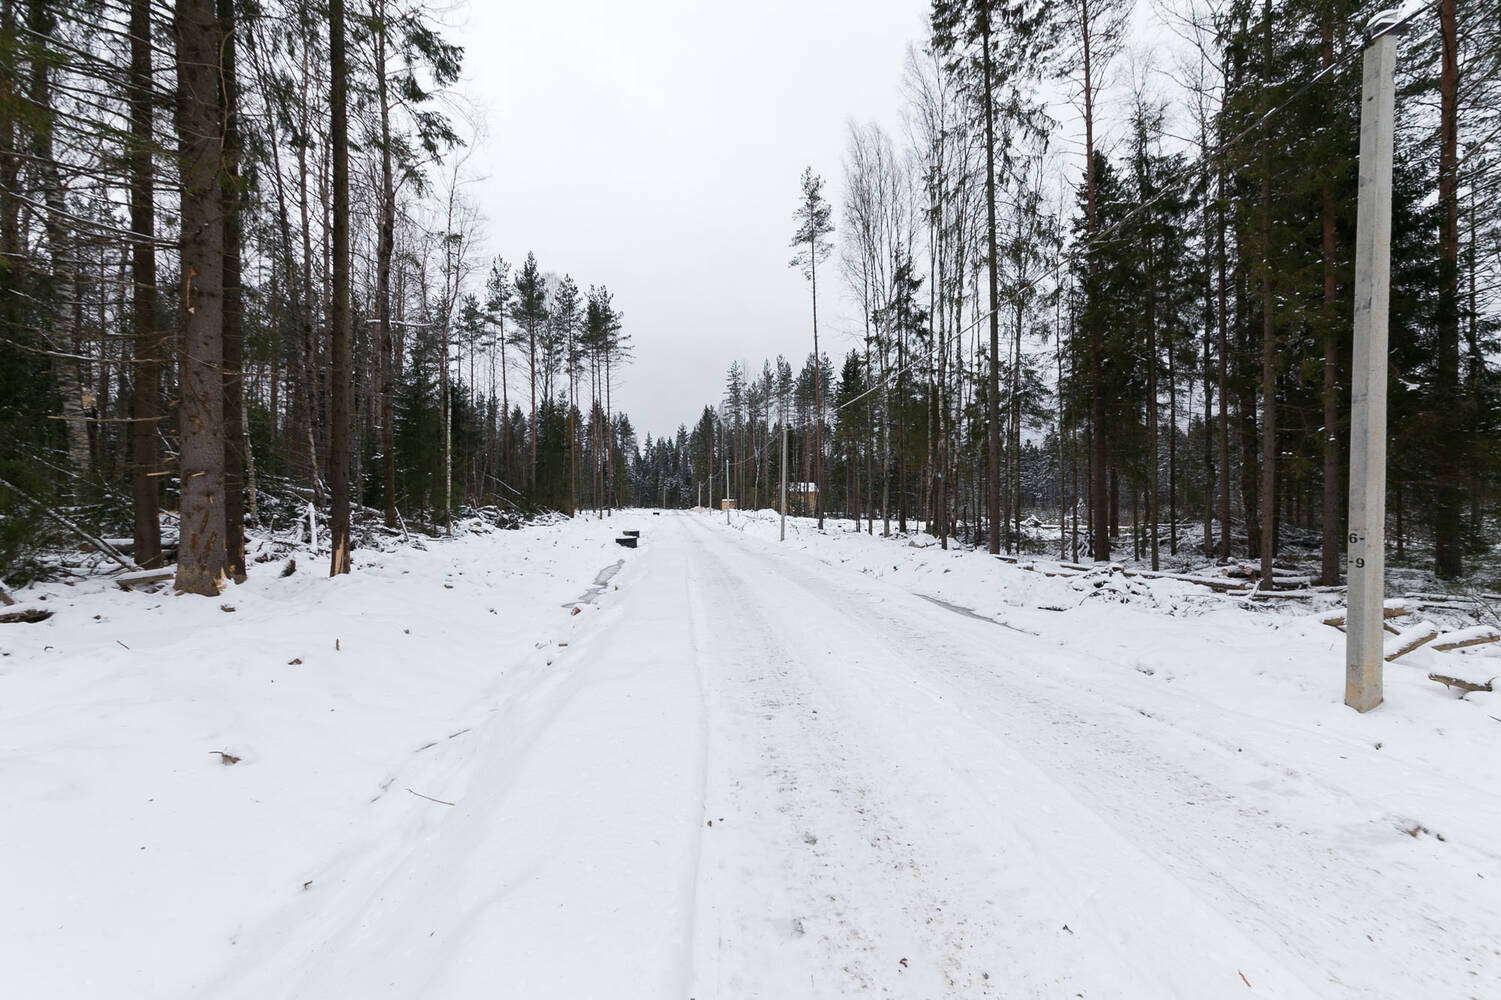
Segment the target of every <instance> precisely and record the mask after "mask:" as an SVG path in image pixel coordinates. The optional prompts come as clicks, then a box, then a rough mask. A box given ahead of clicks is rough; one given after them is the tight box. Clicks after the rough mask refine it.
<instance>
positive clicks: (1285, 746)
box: [0, 512, 1501, 1000]
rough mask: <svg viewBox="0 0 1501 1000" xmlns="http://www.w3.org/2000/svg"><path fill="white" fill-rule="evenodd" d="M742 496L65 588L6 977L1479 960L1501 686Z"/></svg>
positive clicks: (1280, 993) (26, 684)
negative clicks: (113, 588) (1104, 598)
mask: <svg viewBox="0 0 1501 1000" xmlns="http://www.w3.org/2000/svg"><path fill="white" fill-rule="evenodd" d="M737 516H738V515H737ZM619 527H638V528H641V529H642V530H643V533H644V537H643V540H642V544H641V548H640V549H638V550H636V551H634V552H631V551H626V550H622V549H617V548H616V547H615V546H614V545H613V544H612V542H611V539H612V537H613V534H614V533H615V529H616V528H619ZM737 527H738V528H739V529H741V530H732V529H728V528H726V527H725V525H724V523H723V521H721V520H719V519H718V517H717V516H705V515H694V514H683V515H668V516H663V517H652V516H650V515H646V516H643V515H642V513H641V512H635V513H627V514H622V515H620V516H618V517H616V518H615V519H614V522H613V524H609V523H606V524H600V523H597V522H595V523H583V522H575V523H573V524H567V525H561V526H554V527H549V528H543V529H529V530H528V531H525V532H522V533H503V534H497V535H492V536H485V537H477V538H470V539H464V540H461V541H456V542H453V543H450V544H446V545H443V546H439V547H437V548H436V549H435V550H434V551H430V552H407V553H399V554H391V555H388V556H381V557H375V558H373V559H371V561H370V562H371V565H369V566H368V567H366V568H364V569H363V570H362V572H361V573H357V574H356V575H355V576H354V577H353V578H346V579H345V580H341V581H334V582H332V583H330V582H329V581H326V580H322V579H315V578H313V577H312V576H310V575H305V576H296V577H292V578H290V579H289V580H285V581H283V580H278V579H274V578H271V579H265V580H254V579H253V581H252V583H251V584H250V585H247V586H246V587H242V588H235V589H233V590H232V591H231V592H229V593H227V594H226V600H227V601H228V602H232V604H233V606H234V607H235V611H234V613H225V612H221V611H220V610H218V609H217V608H216V607H214V606H213V604H212V603H211V602H198V601H189V600H164V599H163V598H160V597H157V598H152V597H149V596H145V595H127V594H114V593H108V592H98V593H85V594H71V593H68V592H67V591H66V589H65V588H57V589H55V590H53V591H50V592H48V598H49V604H50V605H51V606H53V607H55V608H58V609H59V614H58V615H57V617H56V618H54V619H53V620H52V621H51V622H49V623H46V624H45V625H43V626H36V627H34V629H35V630H34V631H31V632H27V633H25V634H20V633H6V634H5V636H4V637H3V642H4V644H5V645H4V647H3V652H5V653H6V654H7V655H6V656H5V657H4V658H0V787H4V788H5V789H6V790H7V792H8V795H9V797H10V798H11V799H12V801H11V802H10V803H9V804H8V805H7V807H6V809H5V810H4V811H3V815H0V883H3V885H4V891H5V897H6V899H7V907H6V911H7V912H6V913H5V914H4V915H3V916H0V996H4V997H26V998H30V997H45V998H51V997H100V996H110V997H157V996H161V997H196V996H203V997H246V998H249V997H257V998H263V997H287V998H292V997H306V998H328V997H359V998H367V997H431V998H469V997H497V996H499V997H515V998H550V997H557V998H569V1000H573V998H585V997H599V998H612V1000H613V998H633V997H642V998H648V997H650V998H657V997H661V998H677V1000H681V998H690V997H691V998H697V1000H711V998H725V1000H732V998H733V1000H740V998H754V997H764V998H768V1000H770V998H794V997H831V996H892V997H985V996H995V997H1005V998H1012V997H1019V998H1030V997H1039V998H1051V997H1076V996H1082V997H1099V998H1105V997H1120V998H1169V997H1184V998H1217V997H1284V998H1299V997H1352V998H1353V997H1360V998H1366V997H1396V998H1416V997H1423V998H1427V997H1456V998H1462V997H1477V998H1482V997H1484V998H1494V997H1498V996H1501V845H1498V840H1501V795H1498V791H1497V789H1498V787H1501V786H1498V784H1497V780H1496V779H1497V778H1498V777H1501V740H1498V739H1497V736H1498V735H1501V725H1498V724H1497V723H1496V722H1493V721H1488V720H1489V718H1490V716H1493V715H1501V711H1498V708H1501V705H1498V703H1496V702H1494V701H1491V702H1479V703H1471V701H1470V700H1467V701H1466V702H1464V703H1457V702H1455V701H1453V700H1452V696H1449V695H1447V694H1446V693H1445V692H1444V691H1443V689H1440V688H1438V686H1437V685H1431V684H1428V682H1426V681H1422V682H1421V684H1420V683H1418V682H1417V681H1413V682H1410V683H1409V682H1408V681H1407V679H1406V678H1403V677H1400V676H1397V677H1393V678H1391V679H1390V680H1389V683H1388V690H1389V692H1390V695H1391V701H1390V703H1389V704H1388V705H1387V706H1385V707H1383V709H1382V710H1380V711H1379V712H1378V713H1376V714H1374V715H1372V716H1367V717H1365V718H1361V717H1358V716H1356V715H1355V714H1354V713H1352V712H1349V711H1348V710H1347V709H1344V708H1343V707H1342V706H1340V705H1339V696H1340V689H1339V683H1340V675H1339V670H1340V662H1341V661H1340V657H1339V652H1338V649H1337V648H1336V644H1335V641H1334V640H1337V639H1338V638H1339V637H1338V635H1337V633H1334V632H1332V630H1328V629H1324V628H1323V627H1322V626H1317V627H1315V626H1312V625H1307V624H1306V623H1297V622H1292V623H1290V624H1289V622H1288V620H1286V619H1284V620H1282V621H1280V622H1279V621H1276V620H1272V619H1268V618H1266V617H1262V616H1258V615H1254V614H1251V613H1248V612H1244V611H1239V610H1234V609H1231V610H1227V611H1224V612H1218V613H1211V614H1201V615H1194V616H1188V617H1184V616H1178V615H1171V616H1170V615H1167V614H1164V613H1162V612H1160V611H1151V610H1143V609H1141V608H1139V607H1132V606H1122V605H1112V604H1106V603H1101V602H1082V603H1081V602H1079V601H1078V600H1077V598H1078V595H1077V594H1074V595H1072V597H1073V599H1074V605H1075V606H1071V607H1070V610H1064V611H1060V610H1043V609H1042V605H1046V606H1048V607H1050V608H1056V607H1062V606H1064V604H1063V603H1060V602H1061V600H1062V598H1063V597H1066V596H1067V595H1060V594H1052V595H1049V594H1044V593H1041V592H1040V591H1038V589H1037V588H1046V587H1052V586H1054V585H1055V584H1054V583H1053V582H1052V581H1043V580H1042V579H1041V578H1038V579H1032V580H1028V579H1024V578H1025V577H1035V576H1036V575H1035V574H1022V573H1020V572H1019V571H1017V570H1016V569H1015V568H1014V567H1009V566H1004V565H1002V564H999V563H997V562H995V561H994V560H989V559H986V557H984V556H983V555H978V554H974V553H959V552H947V553H940V552H937V551H936V550H916V549H911V548H909V547H907V546H905V545H903V544H901V543H897V542H890V541H882V540H880V539H869V538H865V537H862V536H853V535H847V536H842V537H841V536H837V535H836V536H822V535H818V534H816V533H814V532H812V531H811V530H810V528H809V527H808V526H807V525H806V524H804V525H803V526H801V528H800V530H799V531H798V532H797V533H796V534H795V536H794V537H791V538H790V539H789V543H788V544H787V545H783V546H779V545H777V544H776V542H775V541H774V540H773V539H772V538H770V537H769V535H768V532H767V531H766V530H765V528H766V526H765V525H762V524H758V523H757V522H756V520H755V519H754V518H745V517H743V516H741V517H740V520H739V522H738V524H737ZM622 559H623V562H621V564H620V566H619V568H618V571H613V570H614V567H615V564H616V563H617V561H620V560H622ZM888 566H889V567H891V568H890V570H889V571H888V570H887V569H886V567H888ZM601 570H605V571H607V572H605V573H600V571H601ZM611 571H613V572H611ZM596 574H598V576H597V575H596ZM260 575H261V576H263V577H274V575H273V574H272V573H265V572H263V573H262V574H260ZM591 580H592V581H595V582H596V583H597V584H598V586H596V587H592V588H589V584H590V582H591ZM1057 586H1059V587H1061V586H1063V585H1062V584H1057ZM585 588H589V590H588V592H587V593H584V591H585ZM1028 588H1031V590H1029V589H1028ZM937 596H941V597H942V598H943V603H935V601H934V600H933V599H932V598H934V597H937ZM580 597H584V598H586V599H585V600H584V601H582V602H577V601H576V600H575V599H577V598H580ZM925 597H927V598H928V599H924V598H925ZM65 605H66V609H65V610H64V607H65ZM565 605H572V606H576V607H578V608H580V611H579V613H577V614H574V613H572V607H570V606H565ZM226 606H229V604H226ZM95 614H98V615H99V616H100V617H99V620H98V621H97V622H96V621H94V619H93V615H95ZM70 619H71V621H70ZM80 622H86V623H87V624H86V625H84V624H79V623H80ZM53 626H57V627H55V628H54V627H53ZM1279 626H1280V627H1279ZM49 629H50V631H49ZM336 637H339V638H341V642H340V647H339V649H338V650H337V651H336V650H334V649H333V645H334V643H333V639H334V638H336ZM44 647H46V648H44ZM293 661H300V662H293ZM1390 669H1391V670H1392V671H1396V670H1397V669H1398V668H1396V667H1392V668H1390ZM1429 688H1432V689H1433V690H1432V691H1430V690H1429ZM1472 697H1477V696H1472ZM1480 697H1483V696H1480ZM1492 731H1494V732H1492ZM217 750H224V751H226V752H229V753H231V754H233V755H235V756H238V757H239V758H240V762H239V763H236V764H234V765H224V764H221V763H220V762H219V761H220V759H221V758H219V757H217V756H214V755H213V754H211V753H209V751H217ZM449 803H452V804H449Z"/></svg>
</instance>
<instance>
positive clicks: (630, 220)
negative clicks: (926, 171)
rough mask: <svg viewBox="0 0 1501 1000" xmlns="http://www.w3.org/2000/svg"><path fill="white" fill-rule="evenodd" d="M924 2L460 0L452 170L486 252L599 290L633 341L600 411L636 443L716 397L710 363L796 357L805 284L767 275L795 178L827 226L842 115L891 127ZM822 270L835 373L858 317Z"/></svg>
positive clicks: (807, 346) (777, 265)
mask: <svg viewBox="0 0 1501 1000" xmlns="http://www.w3.org/2000/svg"><path fill="white" fill-rule="evenodd" d="M927 9H928V3H927V0H802V2H789V0H763V2H761V3H758V4H734V3H723V2H716V0H701V2H688V0H637V2H629V3H625V2H621V0H572V2H570V3H567V4H562V3H558V4H553V3H530V4H511V3H497V2H493V0H471V2H470V3H469V9H468V12H467V14H468V22H467V25H465V26H464V27H463V29H462V30H461V31H459V32H458V39H457V40H458V41H459V42H460V43H461V44H463V45H464V46H465V49H466V56H465V78H466V79H465V81H464V85H463V86H464V92H465V94H466V95H467V96H468V97H469V99H470V100H471V101H473V102H474V104H475V111H476V115H477V117H478V118H480V119H481V120H482V123H483V124H482V128H483V129H484V130H485V133H486V134H485V135H484V137H483V139H482V141H481V143H480V144H479V145H478V146H477V147H476V149H475V150H474V152H473V155H472V156H471V157H470V159H469V162H468V164H467V168H468V172H469V173H471V174H472V175H474V176H475V177H476V178H477V179H476V180H475V182H474V183H473V184H472V185H471V186H470V187H469V194H470V196H471V197H472V198H473V199H474V200H475V201H476V202H477V203H478V205H479V207H480V210H481V212H482V213H483V214H484V216H485V217H486V223H485V230H486V235H487V248H486V252H487V253H490V254H495V253H498V254H501V255H503V256H505V257H506V258H507V259H508V260H511V261H513V262H514V261H519V260H521V259H524V258H525V256H526V253H527V251H528V250H530V251H533V252H535V253H536V255H537V261H538V263H539V264H540V265H541V266H542V268H543V269H544V270H549V271H556V272H558V273H568V274H571V275H573V277H574V280H575V281H577V282H578V283H579V285H580V286H582V287H587V286H588V285H591V284H604V285H608V286H609V288H610V290H611V291H612V292H613V293H614V296H615V303H616V305H617V307H619V308H620V309H622V310H623V311H624V313H625V326H626V329H627V330H628V331H629V333H630V334H631V336H632V338H633V339H634V342H635V349H636V360H635V362H634V363H633V364H632V365H631V366H630V367H629V368H628V369H627V370H626V371H625V372H624V373H623V374H622V375H621V377H620V379H619V381H618V389H617V393H616V396H615V404H616V406H617V408H622V409H624V410H625V411H626V412H627V413H629V414H630V416H631V418H632V420H633V421H634V422H635V426H636V430H637V433H638V434H639V435H640V436H641V437H642V438H643V439H644V438H645V436H646V433H647V432H650V433H651V434H652V435H653V436H654V437H655V436H658V435H660V434H663V433H671V432H673V431H675V430H676V429H677V426H678V424H680V423H688V424H690V425H691V424H692V423H693V421H694V419H695V418H696V417H697V415H698V414H699V412H700V411H701V409H702V407H703V405H704V404H705V403H709V402H717V401H718V400H719V397H720V394H721V391H722V388H723V383H724V372H725V369H726V368H728V366H729V364H730V361H731V360H733V359H735V358H739V359H741V360H742V361H745V362H747V363H749V364H750V365H751V366H752V367H753V368H754V369H755V370H756V371H757V372H759V370H760V365H761V361H762V359H763V358H768V357H770V358H775V357H776V355H777V354H779V353H781V354H785V355H786V356H787V357H788V359H789V360H790V361H792V362H793V365H794V367H798V366H800V365H801V363H802V360H803V359H804V358H805V357H806V356H807V353H808V352H809V351H810V350H812V329H811V325H810V323H811V319H810V311H809V310H810V301H809V291H808V284H807V281H806V280H805V279H804V278H803V277H802V275H801V274H800V273H799V272H798V271H797V270H794V269H792V268H789V267H788V266H787V264H788V260H789V258H790V256H791V253H792V251H791V250H790V249H789V247H788V241H789V240H790V238H791V235H792V230H793V222H792V211H793V209H794V208H795V206H796V201H797V197H798V177H799V175H800V174H801V172H802V169H803V167H804V166H807V165H811V166H812V167H813V169H814V170H815V171H816V172H818V173H821V174H822V175H823V176H824V178H825V180H826V182H827V187H826V191H827V193H828V195H829V197H830V200H831V201H832V202H834V204H835V206H836V208H835V218H836V223H837V220H838V204H839V202H840V199H841V194H840V174H841V169H842V168H841V162H840V160H841V154H842V151H843V148H844V137H845V131H846V122H848V121H849V120H851V119H855V120H860V121H866V120H876V121H879V122H881V123H882V124H883V125H885V126H886V127H887V128H888V129H889V130H890V131H892V133H893V138H897V137H898V136H899V135H900V129H901V125H900V117H899V109H900V103H901V95H900V84H901V76H902V66H903V61H904V58H905V50H906V46H907V44H908V43H909V42H914V41H917V40H918V39H920V38H921V37H922V36H923V33H924V22H925V17H926V14H927ZM463 17H464V13H463V12H462V11H460V12H459V14H458V19H459V20H462V19H463ZM840 235H841V234H840V233H838V232H836V233H835V239H836V240H837V239H838V238H839V237H840ZM486 266H487V267H488V265H486ZM829 278H830V280H829V282H828V284H827V285H825V283H824V281H823V280H822V275H820V281H819V300H820V301H819V335H820V341H819V346H820V347H822V348H823V349H824V351H825V352H826V353H827V354H829V355H830V356H831V357H832V358H834V360H835V366H836V369H837V367H838V363H839V359H840V358H842V356H843V354H844V353H845V352H846V351H847V350H848V349H849V348H850V347H852V346H854V344H855V338H854V336H853V333H852V331H853V329H854V327H855V323H856V319H857V315H858V310H851V308H850V306H849V303H848V297H847V296H846V295H845V294H844V289H843V286H842V283H841V282H840V281H839V279H838V277H837V273H836V272H835V270H834V261H833V260H832V259H831V261H830V273H829ZM825 337H827V339H825Z"/></svg>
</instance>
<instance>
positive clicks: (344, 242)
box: [328, 0, 352, 576]
mask: <svg viewBox="0 0 1501 1000" xmlns="http://www.w3.org/2000/svg"><path fill="white" fill-rule="evenodd" d="M328 43H329V45H328V48H329V64H328V68H329V78H330V82H331V86H330V88H329V101H328V105H329V108H328V110H329V117H330V119H332V122H331V124H332V126H333V128H332V132H333V136H332V142H333V149H332V150H331V152H332V154H333V189H334V190H333V195H334V204H333V241H334V247H333V271H334V274H333V278H334V281H333V286H334V287H333V293H334V298H333V302H332V303H331V309H330V312H329V325H330V326H332V327H333V329H332V331H331V339H330V345H329V346H330V350H329V353H330V354H331V355H332V357H330V358H329V381H330V383H331V385H330V389H331V390H332V391H331V396H332V399H331V401H330V402H331V404H332V409H331V412H330V419H329V424H330V426H329V449H328V480H329V487H330V492H331V493H332V495H333V507H332V510H331V511H330V512H329V550H330V553H331V555H330V561H329V569H328V572H329V575H330V576H338V575H340V574H342V573H348V572H349V569H350V558H349V422H350V413H349V409H350V407H349V403H350V398H349V397H350V392H351V389H352V386H351V384H350V343H349V341H350V329H349V111H348V107H347V94H348V87H349V79H348V68H347V67H346V65H345V51H344V0H329V4H328Z"/></svg>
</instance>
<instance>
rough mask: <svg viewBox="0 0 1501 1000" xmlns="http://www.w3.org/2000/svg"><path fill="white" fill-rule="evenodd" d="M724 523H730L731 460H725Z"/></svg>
mask: <svg viewBox="0 0 1501 1000" xmlns="http://www.w3.org/2000/svg"><path fill="white" fill-rule="evenodd" d="M724 523H725V524H729V523H730V460H729V459H728V458H727V459H725V460H724Z"/></svg>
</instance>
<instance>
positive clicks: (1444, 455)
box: [1433, 0, 1466, 579]
mask: <svg viewBox="0 0 1501 1000" xmlns="http://www.w3.org/2000/svg"><path fill="white" fill-rule="evenodd" d="M1455 8H1456V0H1439V4H1438V23H1439V42H1440V47H1441V49H1442V53H1441V60H1442V61H1441V63H1440V68H1439V78H1438V92H1439V148H1438V202H1439V235H1438V359H1437V361H1438V364H1437V366H1436V369H1435V372H1434V374H1435V378H1434V386H1433V402H1434V405H1436V406H1447V405H1450V404H1452V403H1453V402H1454V401H1455V400H1457V399H1458V397H1459V25H1458V15H1457V12H1456V9H1455ZM1465 443H1466V435H1465V434H1464V433H1463V431H1460V432H1458V433H1455V432H1449V433H1444V434H1441V435H1440V436H1439V439H1438V441H1437V442H1436V444H1437V449H1436V452H1437V453H1436V455H1435V463H1434V464H1435V468H1434V475H1433V569H1434V572H1435V573H1437V574H1438V575H1439V576H1440V577H1444V578H1450V579H1452V578H1453V577H1457V576H1459V575H1460V573H1461V572H1463V569H1464V565H1463V564H1464V544H1463V539H1462V537H1461V522H1460V518H1461V512H1460V496H1459V484H1460V482H1461V481H1462V480H1463V478H1464V450H1465Z"/></svg>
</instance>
